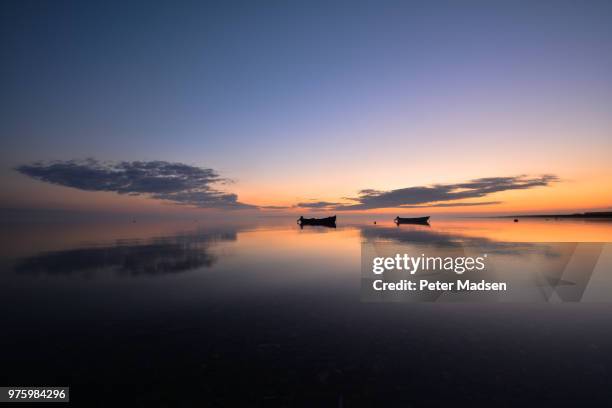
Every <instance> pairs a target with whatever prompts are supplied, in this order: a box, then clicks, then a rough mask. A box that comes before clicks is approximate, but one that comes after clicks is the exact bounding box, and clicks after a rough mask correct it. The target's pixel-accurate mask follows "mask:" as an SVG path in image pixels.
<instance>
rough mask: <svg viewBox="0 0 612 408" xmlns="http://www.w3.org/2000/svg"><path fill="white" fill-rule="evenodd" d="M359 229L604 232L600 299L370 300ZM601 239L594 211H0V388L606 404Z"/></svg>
mask: <svg viewBox="0 0 612 408" xmlns="http://www.w3.org/2000/svg"><path fill="white" fill-rule="evenodd" d="M364 242H367V243H374V244H376V243H379V242H385V243H396V244H402V245H418V246H419V248H422V247H423V246H425V247H427V246H429V247H431V248H437V250H439V248H440V245H441V244H442V243H449V242H451V243H460V244H461V243H471V244H474V243H476V244H478V245H486V247H487V248H491V247H495V248H497V247H500V246H501V247H502V248H506V247H507V245H509V244H513V245H514V244H516V243H525V244H534V245H536V244H542V243H558V244H560V245H570V246H571V245H575V244H580V243H590V244H595V245H599V244H601V245H600V246H599V247H598V248H600V250H599V252H598V256H597V258H596V262H595V263H593V264H592V265H590V268H591V269H593V270H596V271H597V276H598V280H590V281H588V282H587V283H588V284H587V285H585V288H583V290H582V291H581V292H580V293H581V294H582V293H596V294H597V296H598V298H597V299H598V301H596V302H592V301H584V299H582V298H576V299H573V298H571V297H570V298H568V299H558V298H555V299H554V300H555V301H554V302H553V301H552V300H553V299H552V298H548V297H546V296H545V297H543V298H542V299H540V300H543V301H538V300H537V299H536V300H535V301H519V302H503V301H502V302H495V301H491V302H489V301H487V302H452V303H446V302H429V301H425V302H402V301H399V302H385V301H381V302H376V301H375V302H367V301H363V299H362V288H361V285H362V281H361V273H362V272H361V271H362V269H361V251H362V246H363V244H364ZM609 242H612V223H610V222H605V221H595V220H594V221H584V220H546V219H521V220H520V222H518V223H514V222H512V220H511V219H441V220H436V219H435V218H434V219H432V221H431V225H430V226H410V225H404V226H401V227H397V226H395V225H393V224H392V222H391V221H390V220H384V219H378V220H377V223H376V224H374V223H373V220H371V219H364V218H360V219H347V221H346V222H344V221H342V219H339V222H338V225H337V228H326V227H304V228H303V229H301V228H300V227H299V226H298V225H296V223H295V219H294V218H282V217H275V218H273V217H268V218H266V217H261V218H257V219H254V220H229V221H227V220H219V219H213V220H211V219H193V220H178V221H177V220H125V219H124V220H117V221H112V220H111V221H108V220H106V221H104V222H98V221H93V220H92V221H79V222H40V223H38V222H36V223H34V222H30V223H21V222H14V223H7V224H6V225H3V234H2V238H1V241H0V311H1V312H0V313H1V316H0V385H19V386H34V385H36V386H43V385H48V386H51V385H55V386H70V387H71V401H72V403H73V405H74V406H100V407H108V406H114V405H118V404H119V403H120V402H121V401H123V402H128V403H129V404H130V406H159V405H162V406H172V407H178V406H195V405H198V404H199V405H200V406H207V407H208V406H223V407H227V406H249V407H253V406H262V407H263V406H265V407H270V406H303V407H328V406H329V407H353V406H390V407H395V406H398V407H408V406H417V407H418V406H442V405H443V404H453V405H459V404H461V405H467V404H471V405H470V406H515V405H518V404H523V405H526V404H530V405H531V404H536V403H540V404H546V405H542V406H548V405H552V404H556V405H564V406H565V405H572V406H589V405H591V404H592V405H595V403H599V404H601V403H604V402H608V403H612V388H611V387H610V385H611V384H612V286H607V285H608V283H609V282H610V279H609V276H610V275H612V270H609V269H608V268H607V265H608V264H607V263H602V262H604V261H605V262H608V261H609V260H610V259H611V256H612V251H610V246H609V245H607V243H609ZM538 248H539V247H538ZM536 252H537V251H536ZM512 256H514V259H516V260H517V261H520V262H523V263H525V264H528V263H529V262H531V261H530V259H527V258H525V255H521V254H520V253H518V254H513V255H512ZM530 256H533V251H532V252H531V255H530ZM557 283H558V281H557ZM566 284H567V285H570V286H571V285H572V284H573V283H572V282H569V283H567V282H566ZM608 290H609V291H608ZM606 293H609V295H610V296H609V300H610V301H607V300H606ZM548 300H550V301H548ZM568 300H569V301H568ZM602 406H603V405H602Z"/></svg>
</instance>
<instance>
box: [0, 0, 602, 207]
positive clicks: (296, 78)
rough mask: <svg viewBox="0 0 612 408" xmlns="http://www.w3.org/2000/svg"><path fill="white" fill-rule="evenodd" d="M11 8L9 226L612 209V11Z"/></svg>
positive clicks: (151, 5) (537, 5) (596, 5)
mask: <svg viewBox="0 0 612 408" xmlns="http://www.w3.org/2000/svg"><path fill="white" fill-rule="evenodd" d="M0 7H1V8H2V17H1V19H2V20H1V21H0V26H1V28H0V30H1V32H2V40H1V42H0V47H1V50H2V60H3V62H2V69H1V76H0V78H1V79H0V80H1V81H2V96H1V99H0V104H1V107H2V120H1V121H0V138H1V140H2V149H1V150H0V164H1V167H0V180H1V182H2V185H3V188H2V190H1V191H0V208H25V209H30V208H33V209H79V210H92V211H117V212H122V211H125V212H134V211H150V212H156V211H158V212H177V211H194V208H197V211H219V210H226V209H227V210H229V209H234V210H235V209H238V210H246V211H253V212H292V213H293V212H308V211H313V210H317V211H323V212H329V211H333V212H338V211H340V212H342V211H354V212H361V211H381V212H394V213H396V212H398V211H401V212H402V213H423V212H426V213H440V212H461V213H513V212H546V211H584V210H610V209H611V208H612V183H611V182H610V179H611V176H612V160H610V153H611V152H612V74H611V73H612V52H611V50H612V24H610V21H611V19H612V3H611V2H609V1H602V2H597V1H588V2H565V1H525V2H520V1H512V2H504V4H502V2H487V1H479V2H472V1H462V2H457V1H440V2H438V1H427V2H409V1H402V2H393V1H376V2H375V1H372V2H337V3H336V2H333V3H332V2H320V3H319V2H301V3H297V2H295V3H294V2H218V3H215V4H213V3H206V2H202V1H198V2H196V1H194V2H170V1H168V2H142V3H137V2H112V1H108V2H100V3H90V2H64V1H37V2H30V1H14V2H3V3H2V5H1V6H0ZM88 159H89V160H88ZM364 190H365V191H364ZM483 203H485V204H483ZM466 204H468V205H466Z"/></svg>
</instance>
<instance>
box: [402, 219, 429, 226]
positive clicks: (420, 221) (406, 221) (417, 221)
mask: <svg viewBox="0 0 612 408" xmlns="http://www.w3.org/2000/svg"><path fill="white" fill-rule="evenodd" d="M393 221H394V222H395V223H396V224H397V225H400V224H421V225H429V217H416V218H402V217H395V219H394V220H393Z"/></svg>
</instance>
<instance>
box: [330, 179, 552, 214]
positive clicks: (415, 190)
mask: <svg viewBox="0 0 612 408" xmlns="http://www.w3.org/2000/svg"><path fill="white" fill-rule="evenodd" d="M558 181H559V178H558V177H557V176H555V175H551V174H545V175H542V176H539V177H528V176H525V175H522V176H513V177H486V178H480V179H475V180H470V181H467V182H465V183H457V184H435V185H432V186H415V187H407V188H401V189H397V190H389V191H380V190H372V189H368V190H361V191H360V192H359V195H358V196H357V197H353V198H348V200H351V201H354V202H355V203H354V204H339V205H336V206H328V207H326V208H327V209H331V210H339V211H342V210H370V209H377V208H397V207H399V208H422V207H460V206H461V207H465V206H478V205H491V204H498V203H499V201H485V202H461V201H459V200H466V199H474V198H483V197H486V196H488V195H490V194H493V193H497V192H501V191H508V190H525V189H529V188H534V187H542V186H549V185H550V184H551V183H554V182H558Z"/></svg>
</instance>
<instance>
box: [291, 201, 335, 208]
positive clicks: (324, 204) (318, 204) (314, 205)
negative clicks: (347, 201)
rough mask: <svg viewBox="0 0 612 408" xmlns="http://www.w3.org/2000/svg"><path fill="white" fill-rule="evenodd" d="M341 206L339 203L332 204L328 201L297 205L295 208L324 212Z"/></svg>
mask: <svg viewBox="0 0 612 408" xmlns="http://www.w3.org/2000/svg"><path fill="white" fill-rule="evenodd" d="M339 205H342V204H341V203H333V202H329V201H314V202H304V203H297V204H296V205H295V207H299V208H307V209H311V210H326V209H330V208H336V207H337V206H339Z"/></svg>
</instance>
